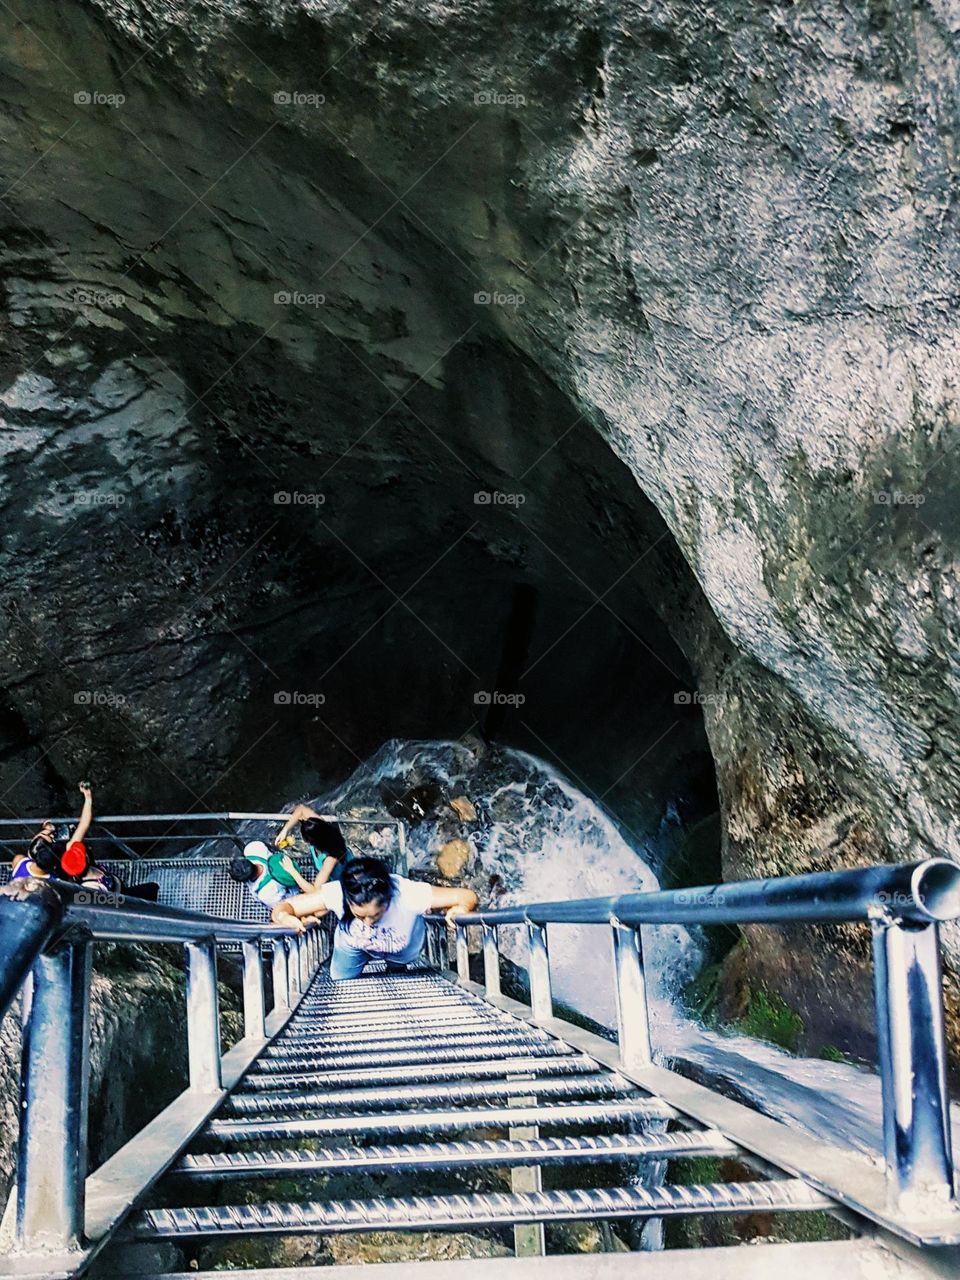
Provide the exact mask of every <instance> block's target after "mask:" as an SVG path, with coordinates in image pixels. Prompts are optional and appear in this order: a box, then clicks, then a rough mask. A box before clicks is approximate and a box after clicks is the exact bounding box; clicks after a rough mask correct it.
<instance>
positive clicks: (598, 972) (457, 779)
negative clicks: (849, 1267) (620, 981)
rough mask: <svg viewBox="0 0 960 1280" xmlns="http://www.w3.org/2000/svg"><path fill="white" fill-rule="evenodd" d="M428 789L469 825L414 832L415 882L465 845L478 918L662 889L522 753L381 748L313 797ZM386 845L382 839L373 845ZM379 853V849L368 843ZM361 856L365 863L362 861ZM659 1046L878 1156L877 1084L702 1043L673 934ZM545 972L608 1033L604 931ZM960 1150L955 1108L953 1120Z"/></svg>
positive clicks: (516, 952)
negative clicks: (683, 1001)
mask: <svg viewBox="0 0 960 1280" xmlns="http://www.w3.org/2000/svg"><path fill="white" fill-rule="evenodd" d="M391 779H402V780H404V782H405V783H406V784H408V785H414V784H417V783H422V782H424V781H430V780H432V781H433V782H435V783H438V784H439V785H440V787H441V789H442V792H443V794H444V796H445V798H446V800H449V799H452V798H454V797H456V796H466V797H467V798H468V799H469V800H470V801H471V802H472V803H473V804H474V805H475V807H476V810H477V818H476V821H475V822H471V823H466V824H460V823H459V822H458V821H457V819H456V817H455V816H454V815H453V814H452V812H451V811H450V810H449V806H448V805H447V804H446V803H445V802H440V803H439V804H438V805H437V807H436V810H435V811H433V812H431V811H428V812H427V814H426V816H425V817H424V818H423V820H422V821H420V822H419V823H418V824H416V825H413V826H411V827H410V828H409V829H408V836H407V841H408V858H409V867H410V870H411V871H412V872H413V873H414V874H416V873H427V874H431V873H432V874H434V875H435V874H436V865H437V864H436V855H437V850H438V848H439V847H440V846H441V845H442V844H443V843H444V842H445V841H446V840H448V839H451V838H463V837H465V838H466V839H467V840H468V841H469V843H470V846H471V849H472V853H471V857H470V861H469V862H468V864H467V866H466V869H465V873H464V879H465V880H466V881H467V882H469V883H471V884H473V885H474V886H475V887H476V888H477V890H478V892H479V894H480V898H481V902H483V903H484V904H485V905H487V904H489V905H497V906H507V905H510V904H512V903H517V902H524V901H526V902H530V901H537V900H540V901H542V900H557V899H563V898H573V897H594V896H597V897H599V896H607V895H610V894H617V893H631V892H632V893H637V892H643V891H645V890H651V889H656V888H658V887H659V885H658V881H657V877H656V875H655V874H654V872H653V870H652V869H651V863H656V862H657V861H658V857H657V851H656V850H654V849H643V848H637V847H636V846H635V844H632V843H630V842H628V840H627V839H626V838H625V837H624V835H623V833H622V831H621V830H620V828H619V827H618V825H617V824H616V822H615V821H614V820H613V818H612V817H611V816H610V815H609V814H607V813H606V812H605V811H604V810H603V808H602V807H600V806H599V805H597V804H596V803H595V802H594V801H592V800H590V799H589V798H588V797H587V796H585V795H584V794H583V793H582V792H580V791H578V790H577V788H576V787H574V786H573V785H572V784H571V783H570V782H569V781H568V780H567V779H566V778H564V777H563V776H562V775H561V774H559V773H558V772H557V771H556V770H555V769H553V768H552V767H551V766H550V765H548V764H545V763H544V762H543V761H541V760H538V759H536V758H535V757H533V756H531V755H527V754H526V753H524V752H521V751H515V750H510V749H505V748H497V749H495V750H490V751H483V750H480V751H477V750H474V749H473V748H471V747H470V746H467V745H464V744H462V743H453V742H405V741H393V742H388V743H386V744H385V745H384V747H382V748H381V750H380V751H379V752H378V753H377V754H376V755H375V756H374V757H373V758H372V759H371V760H370V761H368V762H367V763H366V764H364V765H362V766H361V767H360V768H358V769H357V770H356V772H355V773H354V774H353V775H352V776H351V777H350V778H349V779H348V780H347V782H345V783H344V784H343V785H342V786H340V787H338V788H336V789H335V790H333V791H331V792H329V793H328V794H327V795H325V796H323V797H319V798H318V799H317V800H316V801H315V802H314V803H315V804H316V805H317V807H318V808H322V809H324V810H325V811H327V812H335V813H337V814H338V815H344V816H346V815H348V814H349V815H352V816H355V817H362V816H373V815H377V814H382V813H383V800H382V797H381V794H380V787H381V784H382V783H383V782H384V781H385V780H391ZM388 835H389V832H388V830H387V829H384V833H383V835H382V836H381V837H380V838H381V839H386V837H387V836H388ZM373 838H374V843H376V842H377V839H378V836H377V834H376V833H374V837H373ZM358 851H359V850H358ZM643 932H644V950H645V955H646V957H647V960H648V966H649V972H650V973H651V974H652V975H654V980H653V983H652V990H651V1019H652V1026H653V1035H654V1040H655V1045H656V1047H657V1049H658V1051H659V1052H660V1053H661V1054H662V1055H663V1056H664V1057H665V1058H672V1059H675V1060H677V1061H678V1062H680V1063H686V1064H689V1065H690V1066H691V1067H693V1068H695V1069H696V1072H697V1074H698V1077H701V1078H702V1076H703V1075H704V1074H706V1075H708V1076H709V1077H710V1078H711V1080H715V1081H726V1082H728V1083H729V1084H730V1086H731V1087H732V1088H733V1089H734V1090H735V1091H736V1093H737V1094H738V1095H739V1096H741V1097H744V1098H747V1099H749V1100H750V1101H751V1102H753V1103H754V1104H755V1105H756V1106H757V1107H758V1108H759V1109H761V1110H762V1111H764V1112H765V1113H766V1114H768V1115H770V1116H772V1117H774V1118H775V1119H779V1120H783V1121H786V1122H788V1123H790V1124H793V1125H796V1126H799V1127H801V1128H803V1129H805V1130H807V1131H808V1132H810V1133H813V1134H816V1135H818V1136H821V1137H823V1138H826V1139H829V1140H830V1141H832V1142H835V1143H840V1144H841V1145H847V1146H850V1147H853V1148H855V1149H858V1150H862V1151H865V1152H871V1153H875V1152H877V1151H878V1150H879V1148H880V1143H881V1123H880V1090H879V1081H878V1079H877V1077H876V1076H875V1075H874V1074H873V1073H872V1072H869V1071H866V1070H864V1069H861V1068H859V1067H856V1066H853V1065H848V1064H843V1063H834V1062H828V1061H825V1060H821V1059H805V1058H797V1057H794V1056H793V1055H791V1054H788V1053H785V1052H783V1051H781V1050H780V1049H778V1048H776V1047H775V1046H773V1045H770V1044H766V1043H764V1042H762V1041H757V1040H752V1039H750V1038H748V1037H746V1036H740V1035H721V1034H718V1033H715V1032H712V1031H708V1030H706V1029H705V1028H703V1027H702V1026H700V1025H699V1024H698V1023H696V1022H695V1021H693V1020H692V1019H691V1018H689V1017H687V1016H686V1015H685V1013H684V1012H683V1011H682V1008H681V1006H680V1004H679V1001H678V998H677V997H678V992H679V989H680V987H681V985H682V984H683V983H685V982H686V981H688V980H689V979H690V978H691V977H693V976H694V975H695V973H696V972H697V970H698V968H699V966H700V964H701V961H702V952H701V948H700V945H699V943H698V941H697V939H696V937H695V935H694V934H691V932H690V931H688V930H687V929H684V928H681V927H679V926H672V927H658V928H647V927H645V928H644V931H643ZM500 942H501V948H502V950H503V952H504V954H505V955H506V956H507V957H508V958H510V959H511V960H513V961H514V962H515V963H517V964H519V965H521V966H523V965H524V963H525V951H524V946H523V938H522V937H521V931H520V929H519V928H517V929H513V928H504V929H502V930H501V937H500ZM550 954H551V972H552V975H553V979H554V992H555V995H556V997H557V998H558V1000H559V1001H562V1002H563V1003H564V1004H566V1005H569V1006H571V1007H572V1008H574V1009H577V1010H578V1011H580V1012H581V1013H583V1014H585V1015H586V1016H588V1017H590V1018H592V1019H593V1020H595V1021H596V1022H598V1023H600V1024H602V1025H603V1026H606V1027H612V1026H613V1025H615V1016H616V1015H615V1005H614V998H613V982H612V967H611V964H612V958H611V944H610V937H609V931H608V930H607V929H605V928H603V927H601V926H575V925H555V926H551V929H550ZM954 1113H955V1123H954V1128H955V1131H956V1136H957V1138H958V1139H960V1109H958V1108H956V1107H955V1108H954Z"/></svg>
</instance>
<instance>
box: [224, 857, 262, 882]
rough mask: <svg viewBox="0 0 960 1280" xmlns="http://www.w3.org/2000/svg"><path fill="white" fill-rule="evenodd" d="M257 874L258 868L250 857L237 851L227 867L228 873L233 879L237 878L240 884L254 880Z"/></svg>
mask: <svg viewBox="0 0 960 1280" xmlns="http://www.w3.org/2000/svg"><path fill="white" fill-rule="evenodd" d="M256 874H257V868H256V867H255V866H254V865H253V863H252V862H251V861H250V859H249V858H245V857H244V856H243V854H242V853H235V854H234V855H233V857H232V858H231V859H230V865H229V867H227V875H228V876H229V877H230V879H231V880H236V881H237V883H238V884H246V883H247V881H248V880H252V879H253V877H254V876H255V875H256Z"/></svg>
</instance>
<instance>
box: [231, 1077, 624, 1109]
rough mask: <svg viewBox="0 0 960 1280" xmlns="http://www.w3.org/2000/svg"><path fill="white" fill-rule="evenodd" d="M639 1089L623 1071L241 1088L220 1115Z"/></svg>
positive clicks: (599, 1094)
mask: <svg viewBox="0 0 960 1280" xmlns="http://www.w3.org/2000/svg"><path fill="white" fill-rule="evenodd" d="M626 1093H637V1089H636V1088H635V1086H634V1085H632V1084H630V1082H629V1081H627V1080H625V1079H624V1078H623V1077H622V1076H617V1075H611V1074H607V1075H584V1076H563V1077H561V1078H560V1079H559V1080H515V1081H513V1082H512V1083H511V1082H510V1081H506V1080H487V1081H481V1082H475V1083H473V1084H442V1083H441V1084H420V1085H409V1084H402V1085H393V1086H392V1087H391V1086H385V1085H375V1086H373V1087H370V1088H364V1089H328V1090H326V1091H325V1092H322V1093H308V1092H303V1091H298V1090H293V1091H291V1092H284V1093H266V1092H263V1093H254V1094H250V1093H245V1094H235V1095H234V1096H233V1097H231V1098H228V1099H227V1101H226V1103H225V1105H224V1106H223V1108H221V1111H220V1113H219V1114H220V1115H234V1116H252V1115H258V1114H263V1113H265V1112H272V1113H273V1114H274V1115H288V1114H299V1113H302V1112H304V1111H323V1110H326V1109H329V1108H331V1107H373V1108H374V1109H376V1110H379V1109H380V1108H382V1107H411V1106H415V1105H417V1104H418V1103H425V1102H428V1103H443V1104H451V1103H459V1102H477V1101H479V1100H481V1099H483V1098H509V1097H511V1096H513V1095H521V1094H522V1095H530V1096H537V1097H554V1098H576V1097H581V1098H612V1097H616V1096H618V1095H621V1094H626Z"/></svg>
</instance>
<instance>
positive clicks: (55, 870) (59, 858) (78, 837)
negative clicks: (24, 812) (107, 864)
mask: <svg viewBox="0 0 960 1280" xmlns="http://www.w3.org/2000/svg"><path fill="white" fill-rule="evenodd" d="M79 785H80V794H81V795H82V796H83V808H82V809H81V810H80V817H79V819H78V820H77V825H76V826H75V827H74V829H73V831H72V832H71V833H70V835H69V836H68V837H67V839H66V840H64V841H60V840H58V839H57V829H56V827H55V826H54V825H53V823H52V822H51V821H50V820H49V819H47V821H46V822H44V823H43V825H42V826H41V827H40V830H39V831H38V832H37V834H36V835H35V836H34V837H33V839H32V840H31V841H30V847H29V850H28V851H27V852H26V853H20V854H17V856H16V857H15V858H14V859H13V869H12V872H11V875H10V879H11V880H22V879H26V878H27V877H28V876H32V877H34V878H35V879H40V880H45V879H47V878H48V877H50V876H56V877H57V878H60V877H62V878H63V879H67V880H69V879H71V878H72V877H74V876H78V875H82V874H83V873H84V872H85V871H86V869H87V867H88V866H89V865H90V855H89V854H88V853H87V846H86V845H85V844H84V843H83V841H84V837H85V836H86V834H87V832H88V831H89V830H90V824H91V822H93V788H92V787H91V786H90V783H89V782H81V783H80V784H79Z"/></svg>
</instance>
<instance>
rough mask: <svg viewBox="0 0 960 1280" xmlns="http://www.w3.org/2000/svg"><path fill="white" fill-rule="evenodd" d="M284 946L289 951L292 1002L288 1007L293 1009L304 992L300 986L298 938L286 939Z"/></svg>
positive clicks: (289, 986) (288, 976)
mask: <svg viewBox="0 0 960 1280" xmlns="http://www.w3.org/2000/svg"><path fill="white" fill-rule="evenodd" d="M283 945H284V946H285V947H286V949H287V992H288V995H289V1000H290V1003H289V1005H288V1006H287V1007H288V1008H290V1009H292V1008H293V1006H294V1005H295V1004H296V1001H297V997H298V996H299V995H300V992H301V990H302V988H301V986H300V953H299V951H298V950H297V939H296V938H286V939H284V943H283Z"/></svg>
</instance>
